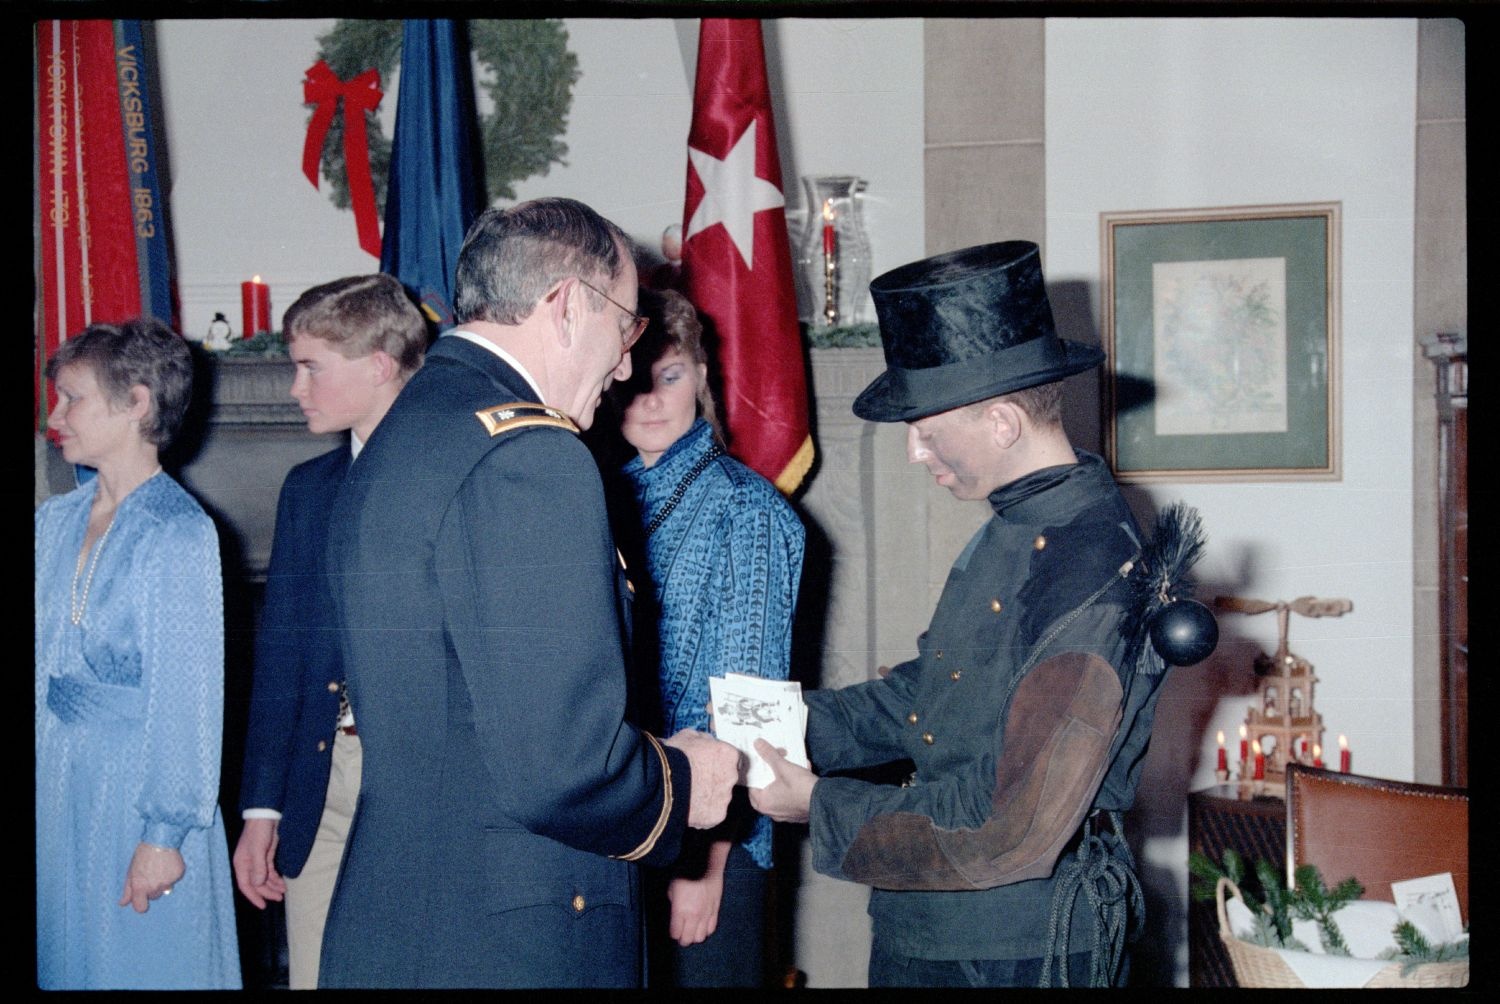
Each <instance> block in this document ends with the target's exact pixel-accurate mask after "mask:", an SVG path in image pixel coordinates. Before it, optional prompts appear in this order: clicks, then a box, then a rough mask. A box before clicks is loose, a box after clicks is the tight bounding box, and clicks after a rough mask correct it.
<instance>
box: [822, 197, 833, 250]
mask: <svg viewBox="0 0 1500 1004" xmlns="http://www.w3.org/2000/svg"><path fill="white" fill-rule="evenodd" d="M833 249H834V234H833V201H832V200H831V199H829V200H824V202H823V253H824V254H825V255H831V254H833Z"/></svg>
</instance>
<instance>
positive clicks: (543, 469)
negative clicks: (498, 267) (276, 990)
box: [320, 337, 689, 987]
mask: <svg viewBox="0 0 1500 1004" xmlns="http://www.w3.org/2000/svg"><path fill="white" fill-rule="evenodd" d="M534 397H535V394H534V392H533V391H532V390H530V388H529V387H528V385H527V384H526V382H525V381H524V380H523V379H522V377H521V376H520V375H519V374H518V373H516V372H515V371H514V370H513V369H512V368H511V367H509V366H507V365H506V364H505V363H504V362H503V361H502V360H501V359H500V358H499V357H498V356H496V355H495V354H493V353H491V352H488V351H486V350H485V349H484V348H483V347H481V346H478V345H474V344H472V343H470V342H467V341H465V340H463V339H460V338H453V337H444V338H440V339H439V340H438V342H437V344H436V345H435V346H434V348H433V349H432V351H431V352H429V353H428V355H427V360H426V363H425V365H424V366H423V367H422V369H421V370H420V371H418V373H417V374H416V375H415V376H414V377H413V378H412V379H411V381H410V382H409V383H408V384H407V385H406V387H405V388H403V390H402V392H401V394H400V396H399V397H398V398H397V400H396V402H395V404H394V405H393V406H392V407H391V409H390V411H389V412H388V413H387V414H386V417H385V419H384V420H383V421H382V422H381V424H380V426H379V427H378V428H377V429H376V431H375V433H374V435H373V436H371V438H370V441H369V442H368V443H367V444H366V445H365V447H364V449H363V450H362V451H361V453H360V456H359V458H358V459H357V460H356V461H355V463H354V465H353V466H352V468H351V470H350V474H349V477H348V479H347V480H346V481H345V483H344V487H343V489H342V490H341V492H340V495H339V498H338V501H337V503H336V508H337V510H338V512H339V514H340V518H339V519H338V520H337V521H336V522H335V526H334V527H333V532H332V540H331V545H330V550H329V569H330V578H331V584H332V588H333V595H334V601H335V608H336V611H337V614H338V620H339V623H340V626H341V637H342V641H343V651H344V662H345V668H346V670H347V673H348V687H349V699H350V702H351V704H352V705H353V709H354V715H355V718H356V720H357V721H358V722H359V731H360V740H361V744H362V746H363V748H364V768H363V777H362V781H361V790H360V796H359V803H358V808H357V809H356V812H355V817H354V821H353V824H352V828H351V832H350V836H349V843H348V846H347V849H346V851H345V855H344V863H343V867H342V869H341V871H340V874H339V880H338V885H337V887H336V889H335V892H334V898H333V903H332V906H331V908H330V911H329V916H328V924H327V928H326V931H325V935H324V943H323V960H322V968H321V973H320V985H321V986H327V987H371V986H374V987H535V986H587V985H604V986H633V985H638V984H639V981H640V975H641V974H640V945H641V942H640V913H639V900H638V876H637V868H636V865H635V864H634V863H633V862H635V861H641V862H646V863H650V864H665V863H667V862H668V861H670V860H671V859H672V858H673V857H674V856H675V855H676V853H677V848H678V845H679V843H680V839H681V834H682V830H683V828H684V827H685V825H686V816H687V804H688V782H689V777H688V766H687V759H686V757H685V756H683V755H682V754H681V753H680V752H679V751H677V750H675V749H669V748H666V747H664V746H663V745H662V744H661V743H660V742H659V741H658V740H656V739H655V738H654V737H651V736H648V735H646V734H645V733H642V732H639V731H637V730H636V729H635V728H634V727H632V726H631V725H629V724H627V723H626V722H625V721H624V717H623V715H624V709H625V696H626V694H625V691H626V676H625V664H624V651H623V643H622V637H621V616H622V613H623V612H624V605H623V600H622V598H621V593H622V591H623V590H622V585H623V578H622V576H621V574H620V571H619V564H618V560H617V552H616V551H615V548H614V544H613V540H612V538H611V536H610V532H609V528H608V524H607V522H606V518H605V511H604V498H603V489H602V486H601V483H600V477H599V472H598V468H597V467H596V466H595V463H594V460H593V458H592V456H591V455H590V454H589V452H588V450H587V449H586V448H585V447H584V446H583V444H582V443H581V442H580V441H579V440H578V438H577V437H576V435H574V434H573V432H571V431H566V430H565V429H564V428H561V427H558V426H563V425H566V426H568V427H571V423H570V422H567V420H566V419H565V418H564V417H562V416H560V415H557V413H553V415H554V416H555V417H552V418H549V417H548V415H547V414H545V412H543V411H542V410H541V409H536V408H533V409H525V408H518V409H514V412H515V414H514V415H512V414H511V412H510V411H506V410H502V411H501V412H499V413H496V412H494V411H493V410H492V409H493V408H494V406H497V405H503V404H506V403H508V402H517V401H528V400H532V399H533V398H534ZM477 412H486V417H485V418H484V419H481V417H480V416H478V415H477V414H476V413H477ZM512 417H522V418H525V419H528V420H531V421H534V422H538V423H540V424H527V423H526V422H523V423H521V424H520V427H517V426H516V425H515V424H510V425H507V424H505V423H506V420H507V419H509V418H512ZM497 423H499V424H498V425H497Z"/></svg>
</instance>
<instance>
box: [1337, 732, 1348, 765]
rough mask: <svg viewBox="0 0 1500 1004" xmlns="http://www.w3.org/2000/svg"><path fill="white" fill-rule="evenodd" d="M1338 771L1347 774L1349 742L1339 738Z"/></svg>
mask: <svg viewBox="0 0 1500 1004" xmlns="http://www.w3.org/2000/svg"><path fill="white" fill-rule="evenodd" d="M1339 771H1340V772H1341V773H1344V774H1347V773H1349V740H1347V739H1345V738H1344V737H1343V736H1339Z"/></svg>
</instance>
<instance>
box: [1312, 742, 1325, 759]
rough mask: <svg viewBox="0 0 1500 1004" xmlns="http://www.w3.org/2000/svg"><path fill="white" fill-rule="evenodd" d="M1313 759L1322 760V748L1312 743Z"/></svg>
mask: <svg viewBox="0 0 1500 1004" xmlns="http://www.w3.org/2000/svg"><path fill="white" fill-rule="evenodd" d="M1313 759H1314V760H1321V759H1323V747H1321V746H1319V745H1318V744H1317V743H1313Z"/></svg>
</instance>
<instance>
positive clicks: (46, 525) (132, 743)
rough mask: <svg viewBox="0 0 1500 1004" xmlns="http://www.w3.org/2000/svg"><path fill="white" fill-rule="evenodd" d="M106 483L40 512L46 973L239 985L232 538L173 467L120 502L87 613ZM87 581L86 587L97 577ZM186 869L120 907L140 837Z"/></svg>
mask: <svg viewBox="0 0 1500 1004" xmlns="http://www.w3.org/2000/svg"><path fill="white" fill-rule="evenodd" d="M97 487H98V481H97V480H93V481H90V482H88V483H87V484H84V485H83V486H82V487H79V488H77V489H75V490H74V491H72V492H69V493H68V494H66V495H62V496H58V497H56V498H52V499H49V500H48V501H47V502H45V503H44V504H43V505H42V506H41V507H40V508H39V509H38V510H37V512H36V518H35V527H34V529H35V548H36V593H35V617H36V626H35V630H36V633H35V640H36V679H35V701H36V913H37V917H36V920H37V982H38V984H39V985H40V986H42V987H43V988H47V989H54V988H56V989H61V988H78V989H96V988H110V989H124V988H228V989H236V988H238V987H239V986H240V966H239V951H238V948H237V943H236V936H235V925H234V903H233V899H232V895H233V893H232V888H233V887H232V883H231V877H230V870H229V857H228V851H227V849H226V845H225V839H224V822H223V819H222V817H221V816H220V814H219V807H218V796H219V744H220V738H221V735H220V734H221V729H222V723H223V704H224V618H223V595H222V583H221V580H220V577H219V546H218V538H217V536H216V535H215V532H214V527H213V524H212V523H211V522H210V521H209V519H208V517H207V516H205V515H204V513H203V510H202V509H200V508H199V507H198V504H197V503H196V502H194V501H193V499H192V498H191V497H190V496H189V495H188V494H187V493H186V492H184V491H183V490H182V488H181V487H179V486H178V485H177V483H176V482H175V481H173V480H172V479H171V478H169V477H167V476H166V475H165V474H157V475H156V476H155V477H153V478H151V479H149V480H147V481H146V482H145V483H144V484H142V485H141V486H140V487H138V488H137V489H136V490H135V491H133V492H131V493H130V495H128V496H127V497H126V498H125V499H124V500H123V501H121V503H120V505H119V508H118V509H117V510H116V513H115V518H114V525H113V526H112V527H111V529H110V531H109V534H108V537H107V538H106V539H105V540H103V542H102V545H101V544H96V545H95V550H94V551H91V553H90V555H89V563H90V564H92V563H93V558H94V554H95V553H97V554H98V563H97V566H96V567H95V568H94V569H93V575H92V581H91V584H90V585H89V587H88V596H87V604H86V605H85V606H84V612H83V617H82V621H81V623H80V624H78V625H74V624H73V623H72V617H71V608H72V603H71V602H70V594H71V592H72V585H73V579H74V570H75V568H77V560H78V553H79V549H80V548H81V547H82V544H83V537H84V531H85V528H86V527H87V524H88V517H89V508H90V506H91V505H92V503H93V500H94V495H95V492H96V490H97ZM88 574H89V570H88V565H85V566H84V568H83V575H80V576H79V579H80V581H79V583H78V592H79V594H80V598H81V596H82V593H83V590H84V584H85V582H87V581H89V580H88V579H87V576H88ZM142 841H145V842H147V843H151V844H156V845H158V846H162V847H174V848H177V849H178V850H179V851H180V852H181V853H182V857H183V861H184V862H185V864H186V867H187V871H186V872H185V874H184V875H183V876H182V879H181V880H180V881H178V882H177V884H176V885H175V886H173V889H172V894H171V895H170V896H163V897H161V898H160V899H157V900H155V901H154V902H152V903H151V905H150V909H149V910H147V912H146V913H144V914H138V913H136V912H135V910H134V909H133V908H131V907H130V906H128V905H127V906H123V907H122V906H118V905H117V903H118V901H119V899H120V894H121V892H122V891H123V890H124V886H125V874H126V871H127V870H128V868H129V866H130V860H131V857H132V856H133V855H134V853H135V849H136V845H137V844H139V843H141V842H142Z"/></svg>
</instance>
